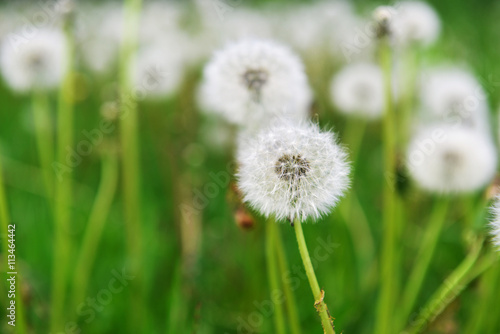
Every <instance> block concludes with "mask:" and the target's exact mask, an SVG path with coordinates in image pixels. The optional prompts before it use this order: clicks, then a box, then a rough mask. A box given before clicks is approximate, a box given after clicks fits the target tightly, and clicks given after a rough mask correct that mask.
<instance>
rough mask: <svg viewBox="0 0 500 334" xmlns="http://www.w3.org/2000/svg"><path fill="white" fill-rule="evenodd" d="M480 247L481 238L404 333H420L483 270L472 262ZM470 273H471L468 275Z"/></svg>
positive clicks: (476, 256) (475, 259)
mask: <svg viewBox="0 0 500 334" xmlns="http://www.w3.org/2000/svg"><path fill="white" fill-rule="evenodd" d="M482 247H483V240H479V241H478V242H476V244H475V245H474V248H473V249H472V250H471V252H470V253H469V254H468V255H467V257H466V258H465V259H464V260H463V261H462V263H460V265H459V266H458V267H457V268H456V269H455V270H454V271H453V272H452V273H451V274H450V276H448V278H447V279H446V280H445V281H444V282H443V284H442V285H441V286H440V287H439V288H438V290H437V291H436V292H435V293H434V294H433V295H432V297H431V299H430V300H429V302H427V304H426V306H425V307H424V308H423V311H422V312H421V313H420V315H419V316H418V318H417V319H416V320H415V321H414V322H413V324H412V325H411V327H410V328H409V329H408V330H407V331H406V332H405V333H410V334H417V333H420V332H421V331H422V330H423V329H424V328H425V327H426V326H427V324H428V323H429V322H432V321H433V320H434V319H436V317H437V316H438V315H439V314H441V312H443V310H444V309H445V308H446V307H447V306H448V305H449V304H450V303H451V302H452V301H453V300H454V299H455V298H456V297H457V296H458V295H459V294H460V293H461V292H462V291H463V289H465V287H466V286H467V285H468V284H469V283H470V282H471V281H472V280H473V279H474V278H476V277H477V276H478V275H480V274H481V273H482V272H484V270H485V268H484V267H481V268H479V269H480V270H474V269H475V268H474V264H475V263H476V261H477V259H478V257H479V254H480V253H481V250H482ZM473 270H474V271H473ZM471 273H473V275H470V274H471Z"/></svg>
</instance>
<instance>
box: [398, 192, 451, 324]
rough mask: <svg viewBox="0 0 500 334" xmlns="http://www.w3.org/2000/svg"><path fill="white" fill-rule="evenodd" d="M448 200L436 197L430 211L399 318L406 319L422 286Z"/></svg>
mask: <svg viewBox="0 0 500 334" xmlns="http://www.w3.org/2000/svg"><path fill="white" fill-rule="evenodd" d="M448 206H449V200H448V199H441V198H439V199H437V201H436V203H435V205H434V209H433V211H432V214H431V217H430V219H429V222H428V223H427V227H426V231H425V234H424V236H423V238H422V243H421V244H420V248H419V250H418V254H417V256H416V263H415V265H414V267H413V270H412V271H411V274H410V277H409V279H408V283H407V285H406V287H405V290H404V294H403V304H402V311H401V316H400V319H401V321H406V320H407V319H408V316H409V315H410V313H411V311H412V309H413V307H414V306H415V301H416V299H417V296H418V294H419V292H420V289H421V287H422V283H423V281H424V278H425V274H426V273H427V270H428V268H429V264H430V263H431V260H432V257H433V255H434V251H435V249H436V245H437V243H438V240H439V236H440V235H441V231H442V230H443V226H444V223H445V221H446V213H447V211H448Z"/></svg>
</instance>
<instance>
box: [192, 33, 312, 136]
mask: <svg viewBox="0 0 500 334" xmlns="http://www.w3.org/2000/svg"><path fill="white" fill-rule="evenodd" d="M202 85H204V89H203V90H204V94H205V96H209V99H210V105H211V106H212V107H213V109H214V110H213V111H214V112H217V113H219V114H220V115H222V116H223V117H224V118H225V119H226V120H227V121H229V122H230V123H234V124H238V125H241V126H245V127H251V126H255V127H257V128H260V127H262V126H263V125H267V122H268V121H269V120H270V119H273V118H274V117H276V116H280V117H284V118H287V117H288V118H291V119H298V120H299V119H305V118H307V115H308V109H309V106H310V103H311V98H312V95H311V89H310V87H309V84H308V81H307V77H306V75H305V72H304V68H303V65H302V63H301V61H300V59H299V58H298V57H297V56H296V55H295V54H293V53H292V52H291V51H290V50H289V49H288V48H286V47H284V46H281V45H279V44H276V43H274V42H271V41H264V40H244V41H240V42H237V43H233V44H230V45H229V46H227V47H226V48H225V49H223V50H222V51H219V52H217V53H216V54H215V55H214V57H213V59H212V60H211V61H210V63H209V64H207V65H206V67H205V70H204V82H203V83H202ZM277 114H279V115H277Z"/></svg>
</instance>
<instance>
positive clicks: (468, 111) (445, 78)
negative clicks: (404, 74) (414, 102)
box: [420, 67, 489, 129]
mask: <svg viewBox="0 0 500 334" xmlns="http://www.w3.org/2000/svg"><path fill="white" fill-rule="evenodd" d="M420 90H421V93H420V96H421V102H422V106H423V109H424V110H426V111H427V112H429V113H431V114H432V116H434V117H435V118H436V117H437V118H440V119H441V120H449V121H455V122H458V123H459V124H460V125H462V126H468V127H471V128H476V129H485V128H488V125H487V124H488V110H489V108H488V103H487V99H486V93H485V91H484V90H483V88H482V87H481V85H480V83H479V82H478V81H477V79H476V78H475V77H474V76H473V75H472V74H471V73H470V72H468V71H466V70H463V69H461V68H458V67H438V68H435V69H430V70H428V71H427V73H426V74H424V77H423V78H422V80H421V88H420Z"/></svg>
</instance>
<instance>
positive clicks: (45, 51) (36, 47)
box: [0, 29, 67, 92]
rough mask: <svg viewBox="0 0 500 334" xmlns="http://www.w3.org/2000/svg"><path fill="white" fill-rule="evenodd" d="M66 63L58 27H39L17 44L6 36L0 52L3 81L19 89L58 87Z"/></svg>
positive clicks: (63, 39) (64, 44) (61, 35)
mask: <svg viewBox="0 0 500 334" xmlns="http://www.w3.org/2000/svg"><path fill="white" fill-rule="evenodd" d="M15 35H16V36H22V35H21V34H19V35H18V34H15ZM66 62H67V57H66V41H65V38H64V35H63V34H62V33H61V32H60V31H58V30H49V29H45V30H44V29H40V30H39V31H38V32H37V34H36V36H34V37H33V38H31V39H22V41H18V43H12V40H10V39H9V38H8V37H7V38H6V39H5V40H4V42H3V43H2V48H1V51H0V67H1V70H2V74H3V76H4V78H5V81H6V82H7V84H9V86H10V87H11V88H12V89H13V90H15V91H19V92H27V91H30V90H34V89H40V90H47V89H53V88H55V87H57V86H58V85H59V84H60V83H61V81H62V78H63V76H64V72H65V68H66V65H65V64H66Z"/></svg>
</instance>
